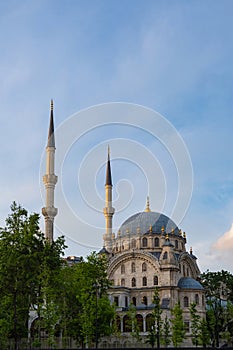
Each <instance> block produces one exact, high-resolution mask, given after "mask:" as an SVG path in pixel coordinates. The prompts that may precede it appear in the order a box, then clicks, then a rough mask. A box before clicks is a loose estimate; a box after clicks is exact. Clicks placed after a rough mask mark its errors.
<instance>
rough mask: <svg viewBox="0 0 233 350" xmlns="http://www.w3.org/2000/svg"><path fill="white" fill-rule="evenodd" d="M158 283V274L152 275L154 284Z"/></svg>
mask: <svg viewBox="0 0 233 350" xmlns="http://www.w3.org/2000/svg"><path fill="white" fill-rule="evenodd" d="M158 284H159V279H158V276H154V286H157V285H158Z"/></svg>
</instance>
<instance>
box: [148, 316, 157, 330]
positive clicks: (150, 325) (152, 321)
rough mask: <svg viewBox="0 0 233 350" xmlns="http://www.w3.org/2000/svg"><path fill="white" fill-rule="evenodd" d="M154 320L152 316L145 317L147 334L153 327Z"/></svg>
mask: <svg viewBox="0 0 233 350" xmlns="http://www.w3.org/2000/svg"><path fill="white" fill-rule="evenodd" d="M154 323H155V320H154V317H153V315H152V314H148V315H146V332H149V331H150V330H151V328H152V326H154Z"/></svg>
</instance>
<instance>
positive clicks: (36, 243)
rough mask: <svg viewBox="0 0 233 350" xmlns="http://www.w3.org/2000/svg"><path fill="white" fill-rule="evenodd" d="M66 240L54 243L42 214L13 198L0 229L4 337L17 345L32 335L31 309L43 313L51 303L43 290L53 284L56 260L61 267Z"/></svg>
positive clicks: (0, 302)
mask: <svg viewBox="0 0 233 350" xmlns="http://www.w3.org/2000/svg"><path fill="white" fill-rule="evenodd" d="M63 243H64V240H63V239H62V238H60V239H58V241H57V242H54V243H52V244H51V245H50V244H49V243H48V242H47V241H46V239H45V238H44V235H43V234H42V233H41V232H40V231H39V215H38V214H31V215H28V213H27V211H26V210H25V209H24V208H22V207H21V206H20V205H17V204H16V203H15V202H13V204H12V206H11V213H10V215H9V216H8V218H7V219H6V226H5V227H4V228H1V229H0V286H1V287H0V309H1V312H0V334H5V337H3V338H2V339H3V341H6V340H7V339H8V340H9V339H11V338H13V339H14V348H15V349H18V348H19V346H20V342H21V340H22V338H27V337H28V320H29V311H30V310H33V309H34V310H36V312H37V314H38V317H40V308H42V307H43V308H45V307H46V306H47V304H46V303H45V298H44V297H45V295H44V293H43V292H42V291H44V290H45V285H46V286H48V285H50V287H51V276H52V275H54V276H55V274H56V269H55V260H56V261H57V262H58V261H59V267H61V258H60V253H61V250H62V249H61V248H62V247H63V245H64V244H63ZM58 247H59V249H58ZM52 252H53V254H52ZM49 261H50V263H49ZM52 262H53V263H52ZM45 270H46V271H47V273H46V274H45ZM49 270H50V273H48V271H49ZM45 275H46V276H47V279H46V278H45Z"/></svg>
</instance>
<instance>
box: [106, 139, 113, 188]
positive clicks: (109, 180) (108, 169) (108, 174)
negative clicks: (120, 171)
mask: <svg viewBox="0 0 233 350" xmlns="http://www.w3.org/2000/svg"><path fill="white" fill-rule="evenodd" d="M105 186H112V174H111V163H110V147H109V145H108V160H107V167H106V181H105Z"/></svg>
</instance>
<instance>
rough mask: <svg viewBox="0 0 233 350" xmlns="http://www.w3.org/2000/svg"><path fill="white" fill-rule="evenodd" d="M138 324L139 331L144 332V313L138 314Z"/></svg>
mask: <svg viewBox="0 0 233 350" xmlns="http://www.w3.org/2000/svg"><path fill="white" fill-rule="evenodd" d="M136 320H137V325H138V330H139V332H143V317H142V315H139V314H138V315H136Z"/></svg>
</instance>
